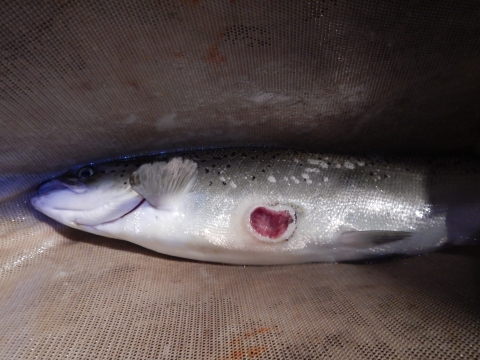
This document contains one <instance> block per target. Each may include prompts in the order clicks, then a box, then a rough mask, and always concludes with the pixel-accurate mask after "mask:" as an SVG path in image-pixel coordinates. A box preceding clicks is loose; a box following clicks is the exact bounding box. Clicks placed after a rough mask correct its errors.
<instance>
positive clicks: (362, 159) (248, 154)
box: [31, 148, 480, 265]
mask: <svg viewBox="0 0 480 360" xmlns="http://www.w3.org/2000/svg"><path fill="white" fill-rule="evenodd" d="M479 180H480V164H479V162H478V160H477V159H469V158H466V159H458V158H447V159H436V158H402V157H385V156H384V157H382V156H347V155H336V154H316V153H312V152H308V151H302V150H288V149H277V148H222V149H203V150H202V149H200V150H189V151H177V152H172V153H158V154H153V155H151V156H147V157H137V158H135V157H132V158H126V159H119V160H114V161H107V162H102V163H98V164H89V165H87V166H81V167H75V168H74V169H71V170H69V171H67V172H66V173H65V174H64V175H61V176H59V177H57V178H54V179H52V180H49V181H47V182H45V183H43V184H41V185H40V186H39V187H38V191H37V195H36V196H35V197H33V198H32V199H31V204H32V206H33V207H34V208H35V209H36V210H38V211H40V212H42V213H43V214H45V215H46V216H48V217H50V218H52V219H54V220H56V221H58V222H60V223H62V224H65V225H67V226H70V227H72V228H76V229H79V230H83V231H86V232H89V233H93V234H97V235H101V236H105V237H109V238H114V239H119V240H125V241H129V242H132V243H134V244H137V245H140V246H142V247H145V248H147V249H150V250H153V251H156V252H159V253H162V254H166V255H171V256H175V257H181V258H187V259H193V260H199V261H207V262H217V263H225V264H236V265H286V264H299V263H309V262H350V261H363V260H370V259H376V258H385V257H389V256H411V255H417V254H424V253H428V252H432V251H435V250H438V249H442V248H444V247H446V246H451V245H464V244H469V243H475V241H476V240H477V236H478V235H479V234H480V231H479V230H480V192H479V186H478V184H480V182H479Z"/></svg>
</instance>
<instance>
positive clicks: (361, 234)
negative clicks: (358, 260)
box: [339, 230, 413, 248]
mask: <svg viewBox="0 0 480 360" xmlns="http://www.w3.org/2000/svg"><path fill="white" fill-rule="evenodd" d="M412 236H413V233H412V232H409V231H391V230H370V231H346V232H344V233H342V235H341V236H340V238H339V242H340V243H342V244H344V245H348V246H351V247H354V248H369V247H374V246H379V245H385V244H388V243H392V242H395V241H400V240H404V239H407V238H409V237H412Z"/></svg>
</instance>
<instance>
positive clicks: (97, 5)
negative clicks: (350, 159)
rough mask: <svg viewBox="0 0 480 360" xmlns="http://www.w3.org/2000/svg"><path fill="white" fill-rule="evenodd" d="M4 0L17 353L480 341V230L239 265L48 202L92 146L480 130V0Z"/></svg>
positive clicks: (5, 275)
mask: <svg viewBox="0 0 480 360" xmlns="http://www.w3.org/2000/svg"><path fill="white" fill-rule="evenodd" d="M2 8H3V9H2V10H3V11H2V14H1V15H0V17H1V19H2V21H1V22H0V46H1V50H2V62H1V63H0V69H1V71H0V84H1V88H2V91H1V92H0V102H1V106H0V124H1V125H0V126H1V134H0V136H1V141H0V151H1V156H0V170H1V175H0V198H1V203H0V246H1V252H0V254H1V255H0V269H1V273H0V284H1V289H2V291H1V292H0V314H1V318H2V321H1V324H0V329H1V331H0V342H1V344H2V346H1V347H0V357H1V358H5V359H34V358H48V359H64V358H67V357H69V358H78V359H92V358H104V359H117V358H138V359H148V358H152V359H232V360H233V359H256V358H258V359H323V358H329V357H330V358H365V359H370V358H378V359H386V358H392V359H394V358H418V359H426V358H427V359H428V358H430V359H458V358H465V359H475V358H479V355H478V353H479V352H480V349H479V348H480V345H479V341H478V339H479V335H480V330H479V325H480V316H479V311H478V308H479V305H480V304H479V277H478V274H479V270H480V269H479V264H480V263H479V261H478V260H479V259H478V258H479V253H478V250H477V249H475V248H466V249H458V250H451V251H446V252H440V253H435V254H431V255H427V256H422V257H414V258H409V259H404V260H399V261H392V262H383V263H379V264H372V265H359V264H308V265H299V266H281V267H254V266H250V267H238V266H225V265H218V264H207V263H200V262H194V261H188V260H183V259H175V258H172V257H167V256H163V255H160V254H156V253H153V252H150V251H148V250H144V249H142V248H140V247H138V246H135V245H132V244H128V243H126V242H121V241H117V240H110V239H106V238H101V237H98V236H94V235H91V234H86V233H82V232H79V231H75V230H73V229H69V228H65V227H63V226H61V225H59V224H56V223H54V222H53V221H50V220H48V219H47V218H46V217H44V216H42V215H41V214H39V213H37V212H35V211H34V210H32V208H31V207H30V205H29V199H30V197H31V196H32V189H33V188H34V186H35V185H36V184H38V183H40V182H41V181H43V180H45V179H47V178H49V177H50V176H52V175H55V174H58V173H59V172H61V171H63V170H65V169H66V168H68V167H69V166H71V165H73V164H78V163H81V162H86V161H93V160H96V159H105V158H109V157H117V156H124V155H133V154H146V153H148V152H150V151H158V150H167V149H176V148H185V147H198V146H224V145H230V146H234V145H235V146H236V145H251V144H262V145H265V144H270V145H281V146H284V147H301V148H304V149H305V148H306V149H309V150H314V151H332V152H344V153H347V152H364V153H366V152H381V153H401V154H406V153H414V154H434V155H436V154H452V153H455V154H461V155H463V154H468V153H469V152H471V151H472V150H473V151H478V149H479V148H480V146H479V140H480V125H479V121H478V119H479V114H480V101H479V98H480V95H479V94H480V91H479V90H480V70H479V67H478V63H479V61H480V30H479V27H478V19H479V14H480V10H479V6H478V4H474V3H458V2H449V1H440V2H438V1H437V2H410V3H401V4H400V3H399V4H384V3H381V2H371V3H368V5H367V4H363V3H348V4H347V3H346V2H342V1H328V0H325V1H323V0H322V1H309V2H290V1H285V2H270V1H251V2H248V1H226V0H225V1H208V2H207V1H201V0H196V1H189V0H184V1H180V0H179V1H173V0H172V1H158V2H123V3H122V2H115V1H101V2H98V1H83V2H72V1H56V2H51V1H36V2H32V1H16V2H9V3H5V4H3V5H2Z"/></svg>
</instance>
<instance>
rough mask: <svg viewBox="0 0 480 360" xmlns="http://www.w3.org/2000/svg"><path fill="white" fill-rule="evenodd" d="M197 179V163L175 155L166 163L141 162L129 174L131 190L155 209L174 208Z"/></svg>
mask: <svg viewBox="0 0 480 360" xmlns="http://www.w3.org/2000/svg"><path fill="white" fill-rule="evenodd" d="M196 179H197V164H196V163H195V162H193V161H191V160H188V159H182V158H179V157H175V158H173V159H171V160H170V161H169V162H168V163H166V162H158V161H157V162H154V163H150V164H143V165H142V166H140V167H139V168H138V169H137V170H135V171H134V172H133V173H132V175H131V176H130V185H131V186H132V188H133V190H135V191H136V192H137V193H138V194H140V195H141V196H143V197H144V198H145V200H147V202H148V203H149V204H150V205H151V206H153V207H154V208H157V209H175V208H177V207H178V205H179V204H180V203H181V201H182V200H183V198H184V197H185V195H187V193H188V192H189V191H190V190H191V189H192V187H193V185H194V183H195V180H196Z"/></svg>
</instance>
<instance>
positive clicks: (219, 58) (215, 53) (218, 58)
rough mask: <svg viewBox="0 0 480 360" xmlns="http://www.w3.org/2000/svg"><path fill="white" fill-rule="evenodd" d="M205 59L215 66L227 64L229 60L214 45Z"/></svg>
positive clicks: (208, 50)
mask: <svg viewBox="0 0 480 360" xmlns="http://www.w3.org/2000/svg"><path fill="white" fill-rule="evenodd" d="M205 59H206V60H207V61H208V62H209V63H211V64H214V65H221V64H223V63H226V62H227V58H226V57H225V56H224V55H223V54H222V53H221V52H220V51H219V50H218V48H217V47H216V46H215V45H212V46H210V47H209V48H208V49H207V56H206V57H205Z"/></svg>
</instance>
